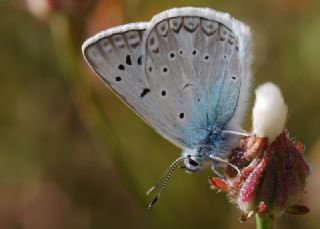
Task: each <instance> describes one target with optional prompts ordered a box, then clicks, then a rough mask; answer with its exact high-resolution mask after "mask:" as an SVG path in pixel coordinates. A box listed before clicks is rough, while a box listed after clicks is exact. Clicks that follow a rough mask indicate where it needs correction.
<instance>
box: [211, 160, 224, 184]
mask: <svg viewBox="0 0 320 229" xmlns="http://www.w3.org/2000/svg"><path fill="white" fill-rule="evenodd" d="M218 165H219V162H217V161H213V162H212V164H211V170H212V171H213V172H214V173H215V174H216V175H217V176H218V177H219V178H221V179H223V180H224V179H225V177H224V176H223V175H222V174H221V173H219V172H218V170H217V167H218Z"/></svg>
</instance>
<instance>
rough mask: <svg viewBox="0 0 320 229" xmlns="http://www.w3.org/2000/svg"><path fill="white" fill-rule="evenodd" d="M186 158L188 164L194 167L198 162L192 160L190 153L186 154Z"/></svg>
mask: <svg viewBox="0 0 320 229" xmlns="http://www.w3.org/2000/svg"><path fill="white" fill-rule="evenodd" d="M188 160H189V164H190V165H192V166H194V167H197V166H199V163H198V162H196V161H195V160H193V159H192V158H191V156H190V155H188Z"/></svg>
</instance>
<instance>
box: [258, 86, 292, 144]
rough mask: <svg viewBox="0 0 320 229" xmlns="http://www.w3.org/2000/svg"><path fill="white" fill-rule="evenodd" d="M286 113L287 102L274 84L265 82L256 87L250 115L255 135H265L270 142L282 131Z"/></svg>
mask: <svg viewBox="0 0 320 229" xmlns="http://www.w3.org/2000/svg"><path fill="white" fill-rule="evenodd" d="M287 113H288V107H287V104H285V102H284V99H283V96H282V94H281V91H280V89H279V88H278V87H277V86H276V85H274V84H273V83H265V84H262V85H261V86H259V87H258V88H257V89H256V101H255V104H254V107H253V110H252V116H253V130H254V132H255V134H256V135H257V137H267V138H268V141H269V143H271V142H272V141H273V140H274V139H275V138H276V137H277V136H278V135H279V134H280V133H281V132H282V131H283V129H284V126H285V122H286V117H287Z"/></svg>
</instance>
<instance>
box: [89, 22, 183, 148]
mask: <svg viewBox="0 0 320 229" xmlns="http://www.w3.org/2000/svg"><path fill="white" fill-rule="evenodd" d="M146 26H147V24H146V23H133V24H128V25H124V26H119V27H115V28H112V29H109V30H106V31H103V32H101V33H98V34H97V35H96V36H94V37H93V38H90V39H88V40H87V41H86V42H85V43H84V45H83V53H84V56H85V58H86V60H87V62H88V63H89V64H90V66H91V67H92V68H93V70H94V71H95V72H96V73H97V74H98V75H99V76H100V78H101V79H102V80H103V81H104V82H105V83H106V84H107V85H108V86H109V87H110V88H111V89H112V90H113V91H114V92H115V93H116V94H117V95H118V96H120V98H121V99H122V100H124V101H125V102H126V103H127V105H129V106H130V107H131V108H132V109H133V110H134V111H135V112H136V113H137V114H139V115H140V116H141V117H142V118H143V119H144V120H145V121H146V122H147V123H148V124H149V125H151V126H152V127H153V128H154V129H155V130H156V131H157V132H158V133H160V134H161V135H163V136H164V137H165V138H166V139H168V140H170V141H172V142H173V143H174V144H176V145H178V146H180V147H181V148H184V147H185V143H184V142H183V140H182V139H180V138H179V135H178V134H179V133H177V132H176V129H175V128H174V126H168V124H170V123H168V122H166V120H164V119H162V118H161V113H160V110H159V104H158V103H157V101H156V100H155V99H154V96H153V93H151V92H152V91H151V89H150V86H149V84H148V81H147V79H146V77H145V76H146V75H145V73H144V71H145V67H144V65H145V64H144V62H145V58H144V56H143V55H142V51H141V50H142V46H143V36H144V33H145V28H146Z"/></svg>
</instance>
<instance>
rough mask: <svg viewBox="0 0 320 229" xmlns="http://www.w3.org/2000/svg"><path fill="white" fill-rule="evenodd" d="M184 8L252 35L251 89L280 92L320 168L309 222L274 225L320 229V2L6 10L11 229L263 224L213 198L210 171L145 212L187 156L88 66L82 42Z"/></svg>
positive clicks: (1, 144)
mask: <svg viewBox="0 0 320 229" xmlns="http://www.w3.org/2000/svg"><path fill="white" fill-rule="evenodd" d="M178 6H201V7H210V8H214V9H217V10H220V11H226V12H229V13H231V14H232V15H233V16H234V17H236V18H238V19H240V20H242V21H244V22H245V23H247V24H248V25H250V26H251V27H252V29H253V31H254V41H255V51H254V52H255V56H256V60H255V64H254V66H253V69H254V79H253V88H255V87H256V86H257V85H259V84H260V83H262V82H265V81H273V82H275V83H276V84H278V85H279V86H280V87H281V89H282V90H283V94H284V96H285V99H286V101H287V103H288V105H289V119H288V124H287V126H288V129H289V130H290V133H291V135H292V136H296V137H297V138H298V139H300V140H301V141H302V142H303V143H304V144H305V145H306V146H307V151H306V157H307V160H308V161H310V163H311V166H312V169H313V171H312V176H311V177H310V179H309V188H308V193H307V197H306V198H305V200H304V203H306V204H307V206H308V207H309V208H310V209H311V212H310V213H308V214H307V215H306V216H300V217H291V216H284V217H282V218H281V219H278V220H277V222H276V225H277V228H291V229H292V228H319V225H320V217H319V216H320V197H319V195H318V193H317V192H318V190H319V187H320V131H319V128H320V54H319V53H320V13H319V12H320V1H319V0H305V1H300V0H267V1H255V0H243V1H231V0H229V1H227V0H224V1H222V0H216V1H212V0H211V1H209V0H207V1H204V0H185V1H178V0H176V1H173V0H162V1H147V0H123V1H121V0H105V1H103V0H96V1H90V0H25V1H23V0H1V1H0V77H1V78H0V79H1V81H0V228H1V229H13V228H14V229H17V228H23V229H65V228H66V229H100V228H254V221H253V220H250V221H249V222H246V223H245V224H240V223H239V220H238V219H239V218H240V216H241V213H240V211H239V210H238V209H237V208H236V206H234V205H232V204H230V203H228V200H227V199H226V198H225V196H224V195H223V194H218V193H216V192H214V191H211V190H210V189H209V186H208V182H207V178H208V176H209V175H211V174H212V172H211V171H210V170H205V171H202V172H201V173H199V174H195V175H192V176H190V175H186V174H185V173H184V172H183V171H182V170H181V171H177V172H176V173H175V174H174V176H173V179H172V180H171V182H170V183H169V185H168V187H167V191H166V192H164V193H163V194H162V198H161V201H160V202H159V203H158V204H157V205H156V206H155V207H154V208H153V209H152V211H147V209H146V206H147V204H148V202H149V201H150V198H148V197H146V196H145V195H144V193H145V191H146V190H147V189H148V188H149V187H150V185H152V184H154V182H155V181H156V180H157V179H158V178H159V177H160V175H161V174H162V172H163V171H164V169H165V168H166V167H167V166H168V165H169V163H170V162H172V161H173V160H174V159H176V158H177V157H178V155H179V154H180V150H179V149H177V148H175V147H174V146H173V145H171V144H170V143H169V142H167V141H165V140H164V139H162V138H161V137H160V136H158V135H157V134H156V133H154V131H153V130H152V129H151V128H149V127H148V126H147V125H146V124H145V123H144V122H143V121H142V120H140V119H139V118H138V117H137V116H136V115H135V114H134V113H133V112H131V111H130V110H129V109H128V108H127V107H126V106H125V105H124V104H123V103H122V102H120V101H119V99H117V98H116V96H115V95H113V94H112V93H111V92H110V91H109V90H108V89H107V88H106V87H105V86H104V85H103V84H102V83H101V82H100V80H99V79H98V78H97V77H96V76H95V74H94V73H93V72H91V70H90V69H89V68H88V66H87V65H86V63H84V60H83V58H82V54H81V50H80V47H81V44H82V42H83V41H84V40H85V39H86V38H87V37H89V36H91V35H93V34H95V33H96V32H98V31H100V30H102V29H105V28H108V27H112V26H115V25H119V24H123V23H128V22H133V21H146V20H149V19H150V18H151V17H152V16H153V15H154V14H156V13H158V12H160V11H162V10H165V9H168V8H172V7H178ZM252 91H253V90H252ZM251 99H252V100H253V93H251ZM250 110H251V108H249V112H248V115H247V120H246V122H245V124H244V126H245V128H246V129H247V130H250V122H251V119H250Z"/></svg>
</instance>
